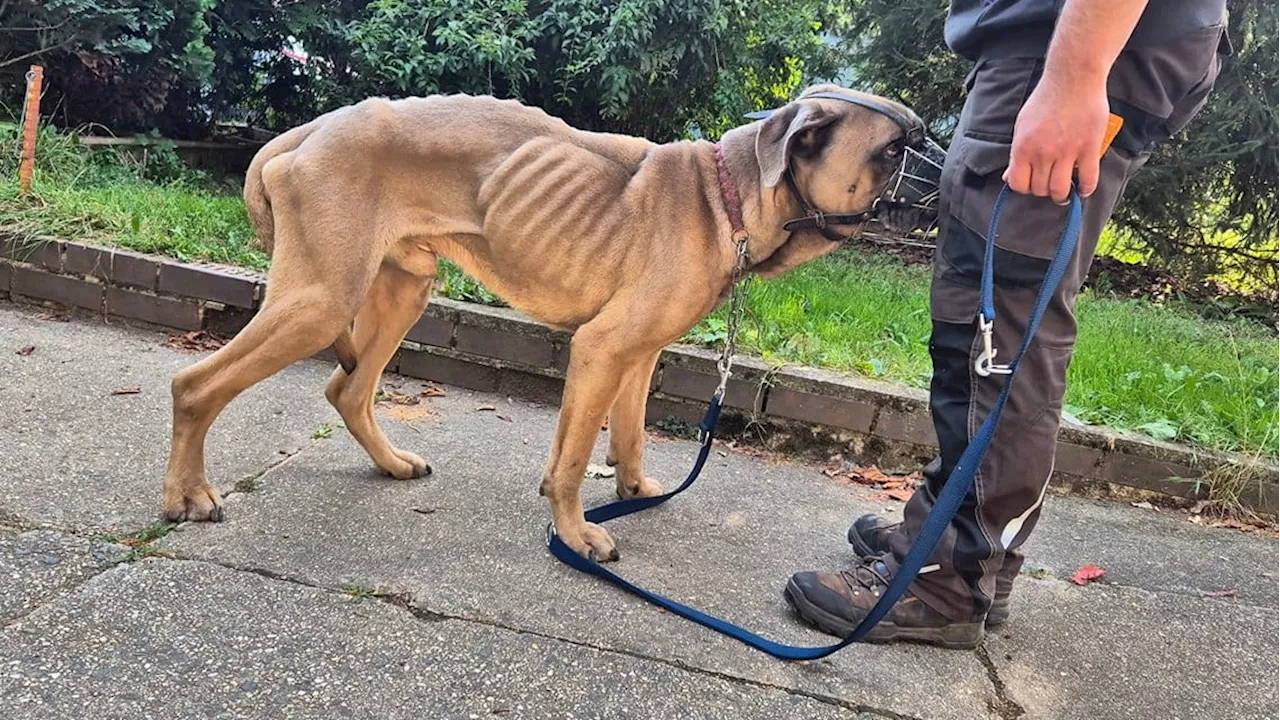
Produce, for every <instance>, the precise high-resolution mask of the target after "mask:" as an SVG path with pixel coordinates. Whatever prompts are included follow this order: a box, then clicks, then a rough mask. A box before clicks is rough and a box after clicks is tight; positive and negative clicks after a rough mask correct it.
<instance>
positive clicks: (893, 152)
mask: <svg viewBox="0 0 1280 720" xmlns="http://www.w3.org/2000/svg"><path fill="white" fill-rule="evenodd" d="M902 149H903V142H902V141H901V140H898V141H895V142H892V143H889V145H887V146H886V147H885V149H884V156H885V157H887V158H889V159H890V160H896V159H897V158H900V157H902Z"/></svg>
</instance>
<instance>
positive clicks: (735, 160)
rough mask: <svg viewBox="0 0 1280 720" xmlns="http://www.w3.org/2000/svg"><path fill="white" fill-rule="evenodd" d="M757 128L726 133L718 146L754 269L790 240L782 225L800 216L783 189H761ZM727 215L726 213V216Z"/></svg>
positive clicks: (748, 126)
mask: <svg viewBox="0 0 1280 720" xmlns="http://www.w3.org/2000/svg"><path fill="white" fill-rule="evenodd" d="M759 128H760V125H759V123H754V124H752V125H747V126H744V127H740V128H735V129H733V130H730V131H729V132H727V133H725V135H724V137H723V138H722V139H721V140H720V143H719V148H720V152H719V154H721V155H722V156H723V158H724V159H723V165H724V167H725V169H726V170H727V174H728V175H729V177H731V178H732V182H733V184H734V186H735V188H736V190H737V195H738V197H739V198H740V200H741V214H742V215H741V216H742V223H743V227H744V229H745V230H746V233H747V254H748V255H749V257H750V261H751V263H752V264H753V265H754V264H758V263H760V262H763V261H764V260H766V259H768V258H769V257H770V256H772V255H773V254H774V252H776V251H777V250H778V248H780V247H782V245H783V243H785V242H786V241H787V240H788V239H789V238H790V237H791V233H790V232H788V231H786V230H784V229H783V227H782V224H783V222H785V221H786V219H787V218H791V217H795V216H797V215H800V214H801V212H800V208H799V206H798V205H796V203H795V200H794V199H793V198H792V197H791V194H790V193H788V192H785V189H784V188H783V187H782V186H778V187H772V188H766V187H762V186H761V183H760V162H759V161H758V160H756V135H757V134H759ZM722 203H723V200H722ZM728 212H729V211H728V210H727V209H726V214H728ZM731 223H732V220H731Z"/></svg>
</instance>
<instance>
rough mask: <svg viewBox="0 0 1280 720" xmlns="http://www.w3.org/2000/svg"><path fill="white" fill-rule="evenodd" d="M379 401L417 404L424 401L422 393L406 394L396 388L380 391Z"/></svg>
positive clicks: (395, 403)
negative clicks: (396, 390) (395, 389)
mask: <svg viewBox="0 0 1280 720" xmlns="http://www.w3.org/2000/svg"><path fill="white" fill-rule="evenodd" d="M377 401H378V402H389V403H392V404H394V405H417V404H418V403H420V402H422V396H421V395H406V394H404V393H398V392H395V391H394V390H384V391H382V392H380V393H378V398H377Z"/></svg>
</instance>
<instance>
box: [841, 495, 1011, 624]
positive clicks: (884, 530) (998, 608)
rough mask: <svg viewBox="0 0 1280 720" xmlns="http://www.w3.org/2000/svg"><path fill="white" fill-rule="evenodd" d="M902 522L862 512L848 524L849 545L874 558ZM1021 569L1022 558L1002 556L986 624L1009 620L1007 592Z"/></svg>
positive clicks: (885, 550)
mask: <svg viewBox="0 0 1280 720" xmlns="http://www.w3.org/2000/svg"><path fill="white" fill-rule="evenodd" d="M901 524H902V523H891V522H889V521H888V520H885V519H884V518H882V517H880V516H879V515H875V514H868V515H863V516H862V517H860V518H858V519H857V520H854V521H853V525H851V526H849V544H850V545H852V546H853V552H854V553H855V554H857V556H858V557H860V558H869V557H878V556H880V555H883V554H885V553H887V552H889V538H890V537H891V536H892V535H893V533H894V532H896V531H897V529H898V526H899V525H901ZM1021 568H1022V557H1021V556H1015V555H1006V556H1005V561H1004V564H1003V565H1001V566H1000V572H998V573H996V596H995V597H994V598H992V600H991V608H990V609H988V610H987V627H988V628H996V627H1000V626H1001V625H1003V624H1004V623H1005V621H1006V620H1008V619H1009V594H1010V593H1011V592H1013V580H1014V578H1016V577H1018V571H1019V570H1020V569H1021Z"/></svg>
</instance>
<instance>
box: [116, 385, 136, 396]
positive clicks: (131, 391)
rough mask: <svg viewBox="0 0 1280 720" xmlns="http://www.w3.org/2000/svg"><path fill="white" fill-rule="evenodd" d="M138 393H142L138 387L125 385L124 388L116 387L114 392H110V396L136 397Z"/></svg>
mask: <svg viewBox="0 0 1280 720" xmlns="http://www.w3.org/2000/svg"><path fill="white" fill-rule="evenodd" d="M140 392H142V388H141V387H138V386H137V385H125V386H124V387H118V388H116V389H115V390H112V391H111V394H112V395H137V394H138V393H140Z"/></svg>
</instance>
